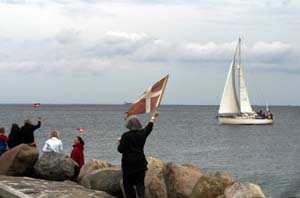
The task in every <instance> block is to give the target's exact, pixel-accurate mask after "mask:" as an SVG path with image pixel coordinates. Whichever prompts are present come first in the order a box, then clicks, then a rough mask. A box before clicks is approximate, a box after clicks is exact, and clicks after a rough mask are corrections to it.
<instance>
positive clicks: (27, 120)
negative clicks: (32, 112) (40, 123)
mask: <svg viewBox="0 0 300 198" xmlns="http://www.w3.org/2000/svg"><path fill="white" fill-rule="evenodd" d="M24 124H32V121H31V120H30V119H26V120H24Z"/></svg>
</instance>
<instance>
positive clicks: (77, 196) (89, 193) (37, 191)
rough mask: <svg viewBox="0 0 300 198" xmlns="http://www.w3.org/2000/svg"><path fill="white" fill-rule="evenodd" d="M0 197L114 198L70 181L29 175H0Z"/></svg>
mask: <svg viewBox="0 0 300 198" xmlns="http://www.w3.org/2000/svg"><path fill="white" fill-rule="evenodd" d="M0 197H1V198H25V197H26V198H33V197H36V198H37V197H39V198H116V197H114V196H111V195H109V194H107V193H106V192H103V191H98V190H91V189H86V188H84V187H83V186H81V185H79V184H77V183H75V182H72V181H47V180H42V179H34V178H29V177H15V176H14V177H10V176H0Z"/></svg>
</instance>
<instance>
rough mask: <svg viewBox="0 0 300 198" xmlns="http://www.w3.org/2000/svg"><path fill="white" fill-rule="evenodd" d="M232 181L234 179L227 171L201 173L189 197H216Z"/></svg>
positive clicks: (222, 192)
mask: <svg viewBox="0 0 300 198" xmlns="http://www.w3.org/2000/svg"><path fill="white" fill-rule="evenodd" d="M233 183H234V179H233V178H232V177H231V176H230V175H229V174H227V173H220V172H216V173H214V174H207V175H203V176H202V177H200V179H199V180H198V181H197V183H196V185H195V186H194V188H193V190H192V193H191V195H190V198H217V197H218V196H220V195H223V194H224V191H225V189H226V188H227V187H228V186H230V185H232V184H233Z"/></svg>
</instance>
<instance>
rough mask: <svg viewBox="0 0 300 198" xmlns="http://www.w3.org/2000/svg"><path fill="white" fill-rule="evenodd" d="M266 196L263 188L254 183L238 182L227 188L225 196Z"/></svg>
mask: <svg viewBox="0 0 300 198" xmlns="http://www.w3.org/2000/svg"><path fill="white" fill-rule="evenodd" d="M253 197H255V198H265V195H264V193H263V191H262V190H261V188H260V187H259V186H258V185H256V184H252V183H239V182H236V183H234V184H233V185H231V186H230V187H228V188H226V190H225V198H253Z"/></svg>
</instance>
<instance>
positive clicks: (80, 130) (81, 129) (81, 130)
mask: <svg viewBox="0 0 300 198" xmlns="http://www.w3.org/2000/svg"><path fill="white" fill-rule="evenodd" d="M76 130H77V131H79V132H80V133H83V132H84V128H82V127H80V128H77V129H76Z"/></svg>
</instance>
